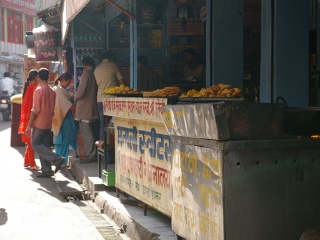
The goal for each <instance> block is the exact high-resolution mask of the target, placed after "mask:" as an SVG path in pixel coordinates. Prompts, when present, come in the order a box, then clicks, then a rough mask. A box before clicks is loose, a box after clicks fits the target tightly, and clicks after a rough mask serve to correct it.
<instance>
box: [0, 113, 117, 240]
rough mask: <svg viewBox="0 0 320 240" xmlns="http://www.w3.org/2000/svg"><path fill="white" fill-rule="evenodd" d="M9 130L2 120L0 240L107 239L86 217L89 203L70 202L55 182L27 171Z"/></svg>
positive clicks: (21, 149)
mask: <svg viewBox="0 0 320 240" xmlns="http://www.w3.org/2000/svg"><path fill="white" fill-rule="evenodd" d="M0 115H1V114H0ZM10 126H11V123H10V122H4V121H3V120H2V116H0V191H1V193H0V239H1V240H2V239H3V240H20V239H21V240H29V239H30V240H38V239H39V240H40V239H46V240H51V239H55V240H56V239H59V240H73V239H77V240H82V239H83V240H95V239H97V240H99V239H108V238H103V237H102V236H101V234H99V232H98V230H97V228H96V227H95V226H94V224H93V223H92V221H90V220H89V219H88V218H87V217H86V216H85V214H84V210H83V209H85V211H88V209H89V211H90V209H91V208H90V206H89V208H88V206H87V204H86V202H77V204H74V203H72V202H67V201H66V200H65V199H64V198H63V197H62V196H61V195H60V194H59V191H58V187H57V183H56V182H55V180H54V179H53V178H52V179H40V178H37V177H36V175H37V174H38V173H37V172H35V171H30V170H28V169H24V167H23V153H24V147H11V146H10V138H11V128H10ZM36 162H37V163H38V164H39V166H40V162H39V159H36ZM77 205H78V206H77ZM86 215H88V214H86ZM89 215H90V214H89ZM109 239H112V238H109Z"/></svg>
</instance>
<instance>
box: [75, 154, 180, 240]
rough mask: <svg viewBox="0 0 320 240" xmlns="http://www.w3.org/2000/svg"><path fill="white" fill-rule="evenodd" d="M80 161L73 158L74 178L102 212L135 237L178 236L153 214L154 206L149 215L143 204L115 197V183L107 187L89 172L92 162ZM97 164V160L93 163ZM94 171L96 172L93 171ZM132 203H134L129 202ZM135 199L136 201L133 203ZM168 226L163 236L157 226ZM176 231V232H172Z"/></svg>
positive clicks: (149, 239) (143, 239)
mask: <svg viewBox="0 0 320 240" xmlns="http://www.w3.org/2000/svg"><path fill="white" fill-rule="evenodd" d="M78 162H79V161H77V160H75V161H73V160H72V161H71V164H70V165H71V168H70V169H69V171H70V172H71V174H72V176H73V177H74V179H75V180H76V181H77V182H78V183H79V184H80V185H81V186H82V188H84V189H85V190H87V191H88V194H89V196H90V199H91V200H92V201H93V202H94V203H95V204H96V206H97V207H98V208H99V209H100V210H101V212H102V213H104V214H106V216H108V217H109V218H110V219H112V221H114V222H115V223H116V224H117V225H118V226H119V227H120V228H121V229H122V230H123V231H124V232H125V233H126V235H127V236H128V237H130V238H131V239H133V240H157V239H158V240H160V239H166V240H167V239H168V240H169V239H170V240H171V239H177V238H176V236H175V234H174V233H173V231H171V225H170V223H168V222H165V221H163V219H161V218H160V220H158V218H157V216H153V214H152V213H153V212H154V210H150V215H149V216H144V215H143V213H144V211H143V208H142V207H141V206H139V204H138V202H135V201H131V200H130V199H129V200H128V199H125V197H122V196H121V195H122V194H121V195H120V198H117V197H116V192H115V189H114V188H113V187H111V188H110V187H107V186H105V185H104V184H103V183H102V179H100V178H98V177H93V176H90V173H89V170H84V169H86V168H87V169H90V168H91V170H92V166H90V165H88V164H86V165H80V164H78ZM93 165H94V164H93ZM91 175H93V174H91ZM123 202H129V205H126V206H124V204H123ZM130 203H131V204H130ZM132 203H133V204H132ZM136 219H143V220H144V222H147V223H149V224H147V225H146V226H145V224H140V223H139V222H138V221H137V220H136ZM161 228H162V229H163V228H165V230H164V231H165V233H166V234H167V236H162V237H161V236H160V234H158V233H156V230H157V229H158V230H159V229H161ZM173 235H174V236H173Z"/></svg>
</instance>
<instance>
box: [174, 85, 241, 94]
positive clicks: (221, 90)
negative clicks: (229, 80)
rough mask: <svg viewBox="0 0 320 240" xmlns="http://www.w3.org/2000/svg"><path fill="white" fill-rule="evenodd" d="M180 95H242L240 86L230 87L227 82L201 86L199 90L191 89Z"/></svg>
mask: <svg viewBox="0 0 320 240" xmlns="http://www.w3.org/2000/svg"><path fill="white" fill-rule="evenodd" d="M180 97H181V98H184V97H242V91H241V89H240V88H231V85H229V84H223V83H219V84H218V85H213V86H210V87H208V88H202V89H201V90H200V91H197V90H195V89H191V90H189V91H188V92H187V93H184V94H182V95H181V96H180Z"/></svg>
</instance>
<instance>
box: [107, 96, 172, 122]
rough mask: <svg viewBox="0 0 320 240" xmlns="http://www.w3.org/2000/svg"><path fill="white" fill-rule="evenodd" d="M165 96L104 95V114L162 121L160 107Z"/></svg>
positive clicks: (164, 102) (165, 99) (164, 103)
mask: <svg viewBox="0 0 320 240" xmlns="http://www.w3.org/2000/svg"><path fill="white" fill-rule="evenodd" d="M167 102H168V99H167V98H133V97H106V98H105V99H104V103H103V111H104V115H108V116H117V117H122V118H133V119H141V120H143V121H151V122H160V123H163V116H162V107H163V106H165V105H167Z"/></svg>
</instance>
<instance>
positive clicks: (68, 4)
mask: <svg viewBox="0 0 320 240" xmlns="http://www.w3.org/2000/svg"><path fill="white" fill-rule="evenodd" d="M89 2H90V0H68V1H63V6H62V16H61V42H62V44H64V41H65V40H66V36H67V33H68V29H69V24H70V22H71V21H72V20H73V19H74V18H75V17H76V16H77V14H78V13H79V12H80V11H81V10H82V9H83V8H84V7H85V6H86V5H87V4H88V3H89Z"/></svg>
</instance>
